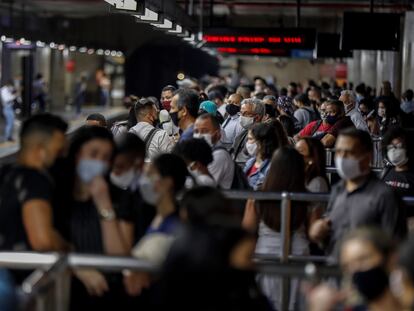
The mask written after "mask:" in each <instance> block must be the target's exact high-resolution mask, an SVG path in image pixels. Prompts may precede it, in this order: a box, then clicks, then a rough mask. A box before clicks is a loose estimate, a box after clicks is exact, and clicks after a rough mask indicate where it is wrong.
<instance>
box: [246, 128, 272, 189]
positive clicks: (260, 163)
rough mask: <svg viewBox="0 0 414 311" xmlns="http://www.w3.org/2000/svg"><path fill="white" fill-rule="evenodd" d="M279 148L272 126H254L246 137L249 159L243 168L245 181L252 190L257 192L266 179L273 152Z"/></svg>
mask: <svg viewBox="0 0 414 311" xmlns="http://www.w3.org/2000/svg"><path fill="white" fill-rule="evenodd" d="M277 148H279V140H278V138H277V136H276V135H275V129H274V127H273V126H272V125H269V124H264V123H259V124H255V125H254V126H253V127H252V128H251V129H250V130H249V133H248V135H247V142H246V149H247V152H248V153H249V155H250V156H251V159H250V160H248V161H247V163H246V166H245V167H244V173H245V174H246V176H247V180H248V182H249V184H250V186H251V187H252V189H254V190H258V189H259V188H260V186H261V185H262V184H263V181H264V179H265V178H266V176H267V174H268V172H269V168H270V160H271V158H272V155H273V152H274V151H275V150H276V149H277Z"/></svg>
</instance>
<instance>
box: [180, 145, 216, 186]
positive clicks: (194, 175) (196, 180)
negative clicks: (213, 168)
mask: <svg viewBox="0 0 414 311" xmlns="http://www.w3.org/2000/svg"><path fill="white" fill-rule="evenodd" d="M173 153H175V154H177V155H179V156H180V157H181V158H183V160H184V161H185V163H186V164H187V169H188V171H189V173H190V174H191V178H188V179H187V181H186V188H193V187H195V186H209V187H216V186H217V183H216V181H215V180H214V178H213V176H212V175H211V174H210V172H209V171H208V165H209V164H211V163H212V162H213V151H212V149H211V147H210V145H209V144H208V143H207V142H206V141H205V140H204V139H196V138H192V139H189V140H185V141H183V142H180V143H178V144H177V145H175V148H174V150H173Z"/></svg>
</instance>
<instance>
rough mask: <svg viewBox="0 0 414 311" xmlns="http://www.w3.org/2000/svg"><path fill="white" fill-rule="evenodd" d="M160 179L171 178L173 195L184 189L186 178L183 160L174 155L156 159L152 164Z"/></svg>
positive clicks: (186, 173) (162, 155)
mask: <svg viewBox="0 0 414 311" xmlns="http://www.w3.org/2000/svg"><path fill="white" fill-rule="evenodd" d="M152 164H153V165H154V167H155V168H156V169H157V171H158V172H159V174H160V175H161V177H171V178H172V180H173V183H174V194H177V193H178V192H179V191H181V190H182V189H183V187H184V184H185V180H186V178H187V176H188V170H187V166H186V165H185V163H184V160H183V159H181V158H180V157H179V156H177V155H175V154H169V153H164V154H161V155H159V156H158V157H156V158H155V159H154V161H153V163H152Z"/></svg>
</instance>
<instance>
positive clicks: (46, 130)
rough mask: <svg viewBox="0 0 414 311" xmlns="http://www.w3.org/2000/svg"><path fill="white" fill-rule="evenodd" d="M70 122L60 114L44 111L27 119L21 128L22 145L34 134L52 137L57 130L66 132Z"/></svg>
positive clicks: (47, 137)
mask: <svg viewBox="0 0 414 311" xmlns="http://www.w3.org/2000/svg"><path fill="white" fill-rule="evenodd" d="M67 129H68V124H67V123H66V122H65V121H63V119H61V118H60V117H58V116H55V115H52V114H49V113H43V114H38V115H35V116H33V117H30V118H29V119H27V120H26V121H25V122H24V123H23V126H22V128H21V130H20V143H21V145H22V147H24V146H25V145H26V143H28V142H29V141H30V139H29V138H30V137H32V136H33V135H42V136H44V137H46V139H50V138H51V137H52V136H53V134H54V132H55V131H59V132H62V133H63V134H65V133H66V131H67Z"/></svg>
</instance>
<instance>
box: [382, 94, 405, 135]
mask: <svg viewBox="0 0 414 311" xmlns="http://www.w3.org/2000/svg"><path fill="white" fill-rule="evenodd" d="M399 111H400V109H399V107H393V106H392V102H391V101H389V100H387V99H382V100H380V101H379V102H378V107H377V115H378V124H379V133H380V135H381V136H383V135H384V134H385V133H386V132H387V131H388V130H389V129H390V128H392V127H398V126H401V117H400V115H399Z"/></svg>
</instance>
